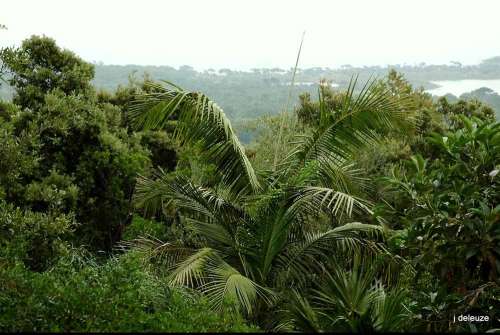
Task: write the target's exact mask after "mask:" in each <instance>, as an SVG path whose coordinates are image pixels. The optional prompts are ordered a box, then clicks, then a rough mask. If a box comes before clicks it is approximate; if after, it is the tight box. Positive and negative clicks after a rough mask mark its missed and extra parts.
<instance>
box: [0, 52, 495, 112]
mask: <svg viewBox="0 0 500 335" xmlns="http://www.w3.org/2000/svg"><path fill="white" fill-rule="evenodd" d="M389 69H395V70H396V71H398V72H401V73H403V74H404V75H405V78H406V79H408V80H409V81H410V83H412V84H413V85H414V86H416V87H420V86H422V87H424V88H425V89H432V88H436V87H437V85H435V84H433V83H432V82H431V81H439V80H463V79H500V57H494V58H490V59H487V60H484V61H482V62H481V63H480V64H479V65H462V64H460V63H457V62H452V63H451V65H426V64H424V63H422V64H419V65H416V66H410V65H391V66H389V67H380V66H370V67H367V66H365V67H352V66H350V65H344V66H342V67H341V68H337V69H331V68H319V67H318V68H308V69H300V70H299V71H298V74H297V77H296V82H295V86H294V88H293V91H292V102H293V103H297V102H298V99H297V97H298V95H299V94H300V93H303V92H309V93H311V94H312V95H313V96H316V95H317V89H318V85H317V84H318V83H319V80H320V79H326V80H329V81H331V82H332V83H333V85H334V86H336V85H338V86H339V87H340V88H345V87H346V86H347V85H348V83H349V80H350V79H351V78H352V76H353V75H359V80H360V81H361V82H364V81H365V80H367V79H368V78H369V77H370V76H372V77H380V78H381V77H384V76H385V75H387V73H388V71H389ZM292 70H293V69H288V70H284V69H279V68H273V69H252V70H251V71H235V70H230V69H220V70H205V71H202V72H201V71H196V70H195V69H193V68H192V67H190V66H182V67H180V68H178V69H176V68H173V67H170V66H141V65H125V66H121V65H102V64H95V78H94V81H93V83H94V85H95V86H96V87H97V88H104V89H108V90H113V89H115V88H116V87H117V86H118V85H126V84H127V83H128V81H129V77H130V76H133V77H135V78H136V79H139V80H140V79H141V78H142V77H143V75H144V74H145V73H146V74H148V75H149V76H151V77H152V78H153V79H157V80H168V81H171V82H173V83H175V84H176V85H179V86H181V87H183V88H185V89H189V90H199V91H202V92H205V93H206V94H207V95H208V96H210V97H212V98H213V99H214V100H215V101H217V102H218V103H219V104H220V105H221V106H222V107H223V108H224V110H225V112H226V114H227V115H228V116H229V117H230V118H231V119H232V120H233V121H243V120H245V119H253V118H255V117H258V116H262V115H267V114H276V113H278V112H279V111H280V110H282V109H283V108H284V106H285V104H286V101H287V97H288V94H289V88H290V81H291V78H292ZM1 89H2V90H3V91H2V92H0V96H3V97H4V98H5V97H6V96H7V95H8V93H7V92H6V90H7V88H5V86H4V87H3V88H1ZM464 97H468V98H470V97H477V98H478V99H480V100H482V101H484V102H487V103H488V104H490V105H491V106H492V107H493V108H494V109H495V111H496V113H497V117H498V116H499V115H500V95H498V94H497V93H496V92H495V91H492V90H488V89H486V88H482V89H479V87H478V88H477V90H476V91H474V92H471V93H468V94H465V96H464ZM451 98H452V99H451V100H454V99H453V97H451Z"/></svg>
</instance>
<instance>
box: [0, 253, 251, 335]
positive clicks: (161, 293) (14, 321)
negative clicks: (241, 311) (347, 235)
mask: <svg viewBox="0 0 500 335" xmlns="http://www.w3.org/2000/svg"><path fill="white" fill-rule="evenodd" d="M0 282H2V283H3V284H2V285H1V286H0V331H29V332H42V331H44V332H59V331H64V332H68V331H79V332H115V331H121V332H144V331H156V332H228V331H229V332H242V331H255V330H256V328H254V327H249V326H246V325H245V324H244V322H243V320H242V319H241V317H239V316H238V315H236V314H234V315H233V314H224V315H221V314H217V313H215V312H212V311H211V310H210V308H209V305H208V303H207V302H206V300H204V299H202V298H201V297H200V296H198V295H196V294H195V293H193V292H187V291H182V290H179V289H170V288H168V287H167V286H166V284H165V283H164V282H163V281H162V280H161V279H159V278H157V277H155V276H153V275H152V274H151V273H150V272H148V270H147V269H146V268H145V267H144V264H143V263H142V261H141V256H140V255H139V254H137V253H134V252H131V253H127V254H125V255H123V256H121V257H119V258H113V259H111V260H109V261H108V262H107V263H105V264H103V265H96V264H93V263H92V262H91V261H89V260H82V257H81V256H79V255H78V254H71V255H70V256H68V257H65V258H63V259H61V261H60V262H59V263H58V264H57V266H55V267H54V268H52V269H51V271H48V272H44V273H34V272H30V271H27V270H26V269H25V268H24V267H23V266H22V265H19V264H17V265H15V266H11V267H2V268H1V269H0Z"/></svg>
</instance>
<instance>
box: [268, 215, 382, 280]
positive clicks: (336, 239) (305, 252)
mask: <svg viewBox="0 0 500 335" xmlns="http://www.w3.org/2000/svg"><path fill="white" fill-rule="evenodd" d="M381 233H382V227H380V226H376V225H369V224H363V223H359V222H351V223H348V224H345V225H343V226H340V227H336V228H334V229H331V230H328V231H325V232H316V233H307V234H305V236H304V238H303V239H302V240H300V241H297V242H294V243H289V245H288V246H287V248H286V249H285V251H284V252H283V253H282V254H281V255H280V256H279V257H278V261H277V265H278V268H279V269H284V270H285V271H286V273H287V276H288V277H292V278H294V279H295V280H298V281H299V282H302V281H303V280H304V279H305V276H306V275H307V274H310V273H312V272H314V271H317V270H318V269H320V268H321V267H322V264H324V262H325V261H327V260H328V259H329V258H332V257H344V255H346V254H349V255H352V254H359V252H360V249H361V247H363V248H364V252H367V251H371V252H373V253H379V252H382V251H383V248H382V247H381V246H380V245H379V244H377V243H374V242H372V241H369V240H368V238H370V237H376V236H377V235H380V234H381Z"/></svg>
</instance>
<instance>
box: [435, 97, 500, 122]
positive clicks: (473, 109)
mask: <svg viewBox="0 0 500 335" xmlns="http://www.w3.org/2000/svg"><path fill="white" fill-rule="evenodd" d="M437 110H438V112H439V113H441V114H442V115H444V117H445V120H446V123H447V124H448V126H449V127H450V128H451V129H457V128H462V127H464V124H463V122H462V119H461V117H460V116H462V115H463V116H466V117H468V118H478V119H480V120H482V121H488V122H492V121H495V111H494V110H493V109H492V108H491V107H490V106H488V105H485V104H484V103H482V102H480V101H479V100H477V99H472V100H468V101H467V100H462V99H460V100H458V101H457V102H455V103H451V104H450V103H449V102H448V100H447V99H446V98H445V97H441V98H439V99H438V102H437Z"/></svg>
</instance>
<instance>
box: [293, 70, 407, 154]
mask: <svg viewBox="0 0 500 335" xmlns="http://www.w3.org/2000/svg"><path fill="white" fill-rule="evenodd" d="M356 82H357V77H356V78H353V79H351V82H350V83H349V87H348V90H347V93H346V95H345V97H344V100H343V103H342V107H341V109H340V110H338V111H331V113H332V114H331V117H330V118H324V120H327V121H325V122H323V124H321V125H320V126H319V127H318V128H317V129H316V130H315V132H314V133H313V134H312V135H310V136H307V137H306V139H305V140H304V141H303V144H302V146H301V148H300V150H299V151H298V152H297V154H298V156H299V158H300V160H301V161H307V160H310V159H316V158H317V157H320V156H324V157H325V159H331V160H332V161H334V162H335V161H336V160H341V159H342V158H344V159H345V158H348V157H350V156H351V155H352V153H353V152H356V151H358V150H359V149H360V148H362V147H364V146H366V145H370V144H373V143H376V142H377V141H378V140H379V131H386V130H389V129H395V128H397V127H401V126H402V125H406V124H413V123H414V117H413V109H414V106H413V101H412V100H411V99H409V98H408V97H394V96H393V95H392V94H391V92H390V91H389V90H388V89H385V88H383V87H380V86H378V85H376V81H375V80H372V81H368V82H367V83H366V84H365V85H364V87H363V88H362V89H361V91H360V92H359V93H358V94H356V95H355V94H354V92H355V86H356Z"/></svg>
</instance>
